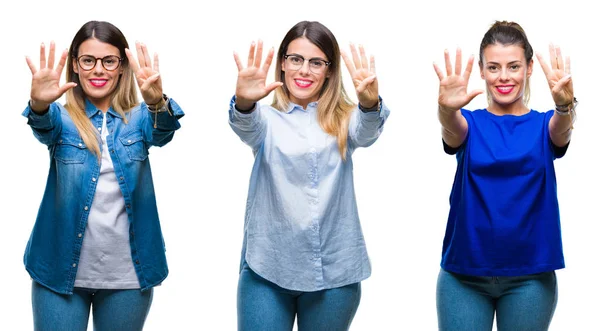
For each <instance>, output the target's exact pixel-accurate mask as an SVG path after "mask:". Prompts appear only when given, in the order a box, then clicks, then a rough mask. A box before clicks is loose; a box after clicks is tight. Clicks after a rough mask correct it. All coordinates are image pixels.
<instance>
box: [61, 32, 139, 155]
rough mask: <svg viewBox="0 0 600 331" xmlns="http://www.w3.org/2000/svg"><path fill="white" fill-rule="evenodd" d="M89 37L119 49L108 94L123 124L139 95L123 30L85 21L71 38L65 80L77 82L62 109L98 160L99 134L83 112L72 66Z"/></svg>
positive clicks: (81, 100)
mask: <svg viewBox="0 0 600 331" xmlns="http://www.w3.org/2000/svg"><path fill="white" fill-rule="evenodd" d="M88 39H96V40H99V41H101V42H105V43H108V44H111V45H113V46H115V47H117V48H118V49H119V52H120V56H121V58H122V61H121V68H122V72H121V74H120V77H119V81H118V82H117V86H116V87H115V90H114V91H113V94H112V97H111V106H112V108H113V109H114V110H115V111H116V112H117V113H119V114H120V115H121V116H122V117H123V121H124V122H125V123H127V116H126V114H127V113H128V112H129V111H130V110H131V108H133V107H134V106H135V105H137V104H138V98H137V90H136V83H135V78H134V74H133V70H132V69H131V67H130V66H129V62H128V60H127V56H125V48H129V45H128V44H127V40H126V39H125V36H124V35H123V33H121V31H120V30H119V29H118V28H117V27H116V26H114V25H112V24H111V23H108V22H101V21H90V22H87V23H86V24H84V25H83V26H82V27H81V29H79V31H78V32H77V34H76V35H75V37H74V38H73V42H72V43H71V47H70V48H69V55H70V57H71V59H72V61H74V62H72V63H70V65H68V66H67V72H66V80H67V82H75V83H77V86H76V87H74V88H72V89H70V90H68V91H67V93H66V99H67V102H66V104H65V108H66V109H67V112H68V113H69V116H70V117H71V120H72V121H73V124H75V127H76V128H77V131H78V132H79V135H80V136H81V139H83V142H84V143H85V145H86V147H87V148H88V149H89V150H90V151H92V153H94V154H96V156H97V157H98V159H100V157H101V155H102V153H101V151H100V144H99V141H98V140H99V135H98V132H97V131H96V128H95V127H94V126H93V125H92V122H91V121H90V119H89V118H88V117H87V114H86V112H85V98H86V95H85V93H84V91H83V89H82V88H81V82H80V81H79V75H78V74H77V73H76V72H75V70H74V68H73V66H74V65H77V63H76V59H77V56H78V53H79V46H81V44H82V43H83V42H84V41H86V40H88Z"/></svg>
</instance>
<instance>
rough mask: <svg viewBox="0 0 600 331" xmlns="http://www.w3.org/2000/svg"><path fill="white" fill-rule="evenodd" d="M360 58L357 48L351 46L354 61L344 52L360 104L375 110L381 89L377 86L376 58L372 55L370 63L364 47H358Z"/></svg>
mask: <svg viewBox="0 0 600 331" xmlns="http://www.w3.org/2000/svg"><path fill="white" fill-rule="evenodd" d="M358 48H359V51H360V56H359V55H358V52H357V51H356V47H354V45H353V44H350V51H351V53H352V60H350V58H349V57H348V55H347V54H346V53H345V52H344V51H342V58H343V59H344V63H345V64H346V67H347V68H348V71H349V72H350V76H351V77H352V83H353V84H354V88H355V89H356V95H357V97H358V102H359V103H360V105H361V106H362V107H363V108H367V109H369V108H373V107H375V106H377V104H378V103H379V87H378V84H377V75H375V57H373V55H371V58H370V61H369V60H367V55H366V54H365V49H364V48H363V46H362V45H359V46H358Z"/></svg>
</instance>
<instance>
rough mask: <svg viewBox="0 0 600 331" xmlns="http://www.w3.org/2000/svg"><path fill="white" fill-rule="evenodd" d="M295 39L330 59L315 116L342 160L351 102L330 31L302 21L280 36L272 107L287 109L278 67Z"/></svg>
mask: <svg viewBox="0 0 600 331" xmlns="http://www.w3.org/2000/svg"><path fill="white" fill-rule="evenodd" d="M298 38H306V39H308V40H309V41H310V42H311V43H313V44H315V45H316V46H317V47H318V48H319V49H320V50H321V51H322V52H323V53H325V55H326V56H327V59H328V60H329V61H330V62H331V64H329V66H328V68H327V70H328V72H329V77H327V78H326V80H325V83H324V84H323V87H322V89H321V91H320V94H319V103H318V106H317V118H318V121H319V125H321V128H322V129H323V131H325V132H326V133H328V134H330V135H332V136H335V137H337V143H338V150H339V151H340V155H341V156H342V159H343V160H346V152H347V149H348V148H347V140H348V125H349V122H350V114H351V113H352V110H353V109H354V107H355V104H354V103H353V102H352V100H351V99H350V98H349V97H348V94H347V93H346V90H345V89H344V85H343V84H342V70H341V66H340V64H341V56H340V48H339V45H338V43H337V40H336V39H335V36H334V35H333V33H331V31H330V30H329V29H328V28H327V27H325V26H324V25H323V24H321V23H319V22H310V21H302V22H299V23H298V24H296V25H294V26H293V27H292V28H291V29H290V30H289V31H288V33H287V34H286V35H285V37H284V38H283V41H282V42H281V45H280V46H279V51H278V52H277V65H276V69H275V80H276V81H280V82H284V84H283V86H282V88H279V89H276V90H275V96H274V98H273V104H272V106H273V107H274V108H276V109H278V110H280V111H283V110H285V109H287V107H288V105H289V103H290V98H289V93H290V92H289V90H288V88H287V86H286V85H285V79H284V77H285V72H284V71H283V70H282V62H283V61H284V56H285V55H286V52H287V49H288V46H289V44H290V43H291V42H292V41H294V40H295V39H298Z"/></svg>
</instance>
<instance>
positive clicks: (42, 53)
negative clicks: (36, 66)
mask: <svg viewBox="0 0 600 331" xmlns="http://www.w3.org/2000/svg"><path fill="white" fill-rule="evenodd" d="M45 68H46V45H44V43H42V44H41V45H40V70H41V69H45Z"/></svg>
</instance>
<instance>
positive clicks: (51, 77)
mask: <svg viewBox="0 0 600 331" xmlns="http://www.w3.org/2000/svg"><path fill="white" fill-rule="evenodd" d="M54 52H55V45H54V41H51V42H50V50H49V52H48V60H47V61H46V46H45V45H44V44H43V43H42V45H41V46H40V69H39V70H38V69H37V68H36V66H35V64H33V61H32V60H31V59H30V58H29V57H25V61H27V65H28V66H29V69H30V70H31V74H32V77H31V94H30V97H31V102H30V106H31V109H32V110H33V111H34V112H37V113H42V112H44V111H45V110H46V109H48V106H50V104H51V103H53V102H54V101H56V99H58V98H60V97H61V96H62V95H63V94H64V93H65V92H66V91H67V90H68V89H70V88H73V87H75V86H77V84H75V83H73V82H68V83H65V84H63V85H60V84H59V83H60V75H61V74H62V71H63V68H64V67H65V63H66V60H67V55H68V51H67V50H64V51H63V52H62V54H61V56H60V60H59V61H58V65H57V66H56V68H54Z"/></svg>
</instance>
